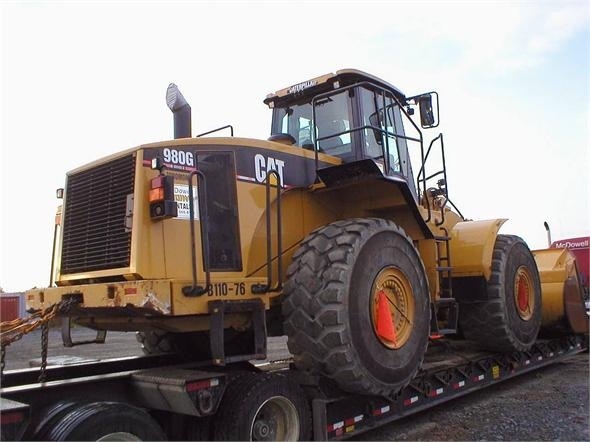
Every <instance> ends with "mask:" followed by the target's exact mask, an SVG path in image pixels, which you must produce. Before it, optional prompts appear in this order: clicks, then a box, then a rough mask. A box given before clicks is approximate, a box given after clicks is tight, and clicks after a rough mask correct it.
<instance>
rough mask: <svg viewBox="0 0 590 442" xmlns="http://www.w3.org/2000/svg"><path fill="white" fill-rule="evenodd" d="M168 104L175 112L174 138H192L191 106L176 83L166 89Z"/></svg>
mask: <svg viewBox="0 0 590 442" xmlns="http://www.w3.org/2000/svg"><path fill="white" fill-rule="evenodd" d="M166 104H167V105H168V108H169V109H170V110H171V111H172V113H173V114H174V138H175V139H176V138H190V137H191V136H192V134H191V107H190V105H189V104H188V102H187V101H186V99H185V98H184V96H183V95H182V94H181V93H180V90H179V89H178V86H176V85H175V84H174V83H170V84H169V85H168V89H167V90H166Z"/></svg>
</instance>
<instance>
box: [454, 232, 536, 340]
mask: <svg viewBox="0 0 590 442" xmlns="http://www.w3.org/2000/svg"><path fill="white" fill-rule="evenodd" d="M481 295H482V296H481V297H487V300H486V301H476V302H462V303H460V305H459V327H460V329H461V331H462V333H463V336H464V337H465V338H466V339H467V340H470V341H473V342H475V343H476V344H477V346H478V347H480V348H483V349H488V350H494V351H514V350H516V351H526V350H528V349H530V348H531V346H532V345H533V343H534V342H535V340H536V339H537V334H538V333H539V328H540V327H541V282H540V279H539V272H538V269H537V265H536V263H535V259H534V257H533V254H532V253H531V251H530V250H529V248H528V246H527V245H526V243H525V242H524V241H523V240H522V239H521V238H519V237H518V236H512V235H498V237H497V239H496V243H495V245H494V251H493V255H492V274H491V277H490V279H489V281H487V283H486V286H485V293H483V294H481Z"/></svg>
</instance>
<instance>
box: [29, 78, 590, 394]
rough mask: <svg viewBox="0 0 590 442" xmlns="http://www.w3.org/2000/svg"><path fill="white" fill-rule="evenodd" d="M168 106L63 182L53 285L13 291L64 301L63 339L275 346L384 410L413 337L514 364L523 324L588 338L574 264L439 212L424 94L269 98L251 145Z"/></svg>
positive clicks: (345, 85) (326, 89)
mask: <svg viewBox="0 0 590 442" xmlns="http://www.w3.org/2000/svg"><path fill="white" fill-rule="evenodd" d="M166 98H167V103H168V106H169V107H170V109H171V110H172V112H173V114H174V123H175V124H174V133H175V139H173V140H169V141H163V142H158V143H151V144H145V145H141V146H139V147H135V148H133V149H129V150H126V151H124V152H120V153H117V154H114V155H111V156H109V157H107V158H103V159H101V160H97V161H95V162H93V163H91V164H88V165H86V166H83V167H80V168H78V169H76V170H73V171H71V172H69V173H68V174H67V180H66V184H65V189H64V191H63V204H62V206H61V207H60V209H59V211H58V217H57V221H56V239H55V241H54V243H55V244H56V247H55V252H54V263H55V265H54V267H53V268H52V283H51V284H50V285H51V286H50V287H47V288H43V289H33V290H30V291H28V292H27V294H26V298H27V303H28V307H29V309H31V310H40V309H45V308H48V307H50V306H52V305H54V304H56V303H64V304H65V307H64V308H61V309H60V310H59V312H60V313H59V314H60V315H61V316H62V317H63V324H64V327H63V337H64V342H65V343H66V344H68V345H75V344H76V343H75V342H73V341H72V339H71V336H70V332H69V330H70V326H71V324H72V323H75V324H79V325H83V326H86V327H90V328H93V329H96V330H97V332H98V333H97V340H101V339H104V332H105V331H107V330H115V331H116V330H118V331H137V332H139V334H138V338H139V340H140V341H141V342H142V343H143V345H144V349H145V350H146V352H148V353H158V352H168V351H171V352H177V353H179V354H182V355H183V356H184V357H186V358H188V359H193V360H197V359H202V360H209V361H212V363H213V364H217V365H225V364H229V363H232V362H237V361H244V360H250V359H255V358H264V357H265V355H266V338H267V336H273V335H274V336H276V335H283V334H286V335H287V336H288V347H289V350H290V352H291V353H292V354H293V358H294V364H295V366H296V367H297V368H298V369H299V370H301V371H303V372H305V373H307V374H310V375H321V376H325V377H328V378H330V379H332V380H333V381H334V382H335V383H336V384H337V385H338V386H339V387H340V388H341V389H343V390H345V391H349V392H352V393H361V394H375V395H381V396H391V395H393V394H395V393H396V392H398V391H400V389H402V388H403V387H404V386H406V385H407V384H408V383H409V382H410V380H411V379H412V378H413V377H414V376H415V374H416V372H417V370H418V369H419V367H420V365H421V363H422V360H423V357H424V354H425V352H426V349H427V346H428V342H429V339H437V338H440V337H443V336H455V337H456V339H463V340H466V341H469V342H471V343H472V345H473V348H481V349H483V348H485V349H491V350H498V351H513V350H514V351H523V350H527V349H529V348H530V347H531V346H532V345H533V344H534V343H535V341H536V339H537V335H538V334H539V331H540V330H541V331H542V332H548V333H549V332H552V333H555V332H557V333H563V330H566V331H567V330H572V331H573V332H575V333H588V317H587V316H586V312H585V310H584V304H583V300H582V295H581V290H580V286H579V281H578V279H577V276H576V271H575V261H574V259H573V256H572V255H570V254H568V252H567V251H562V250H544V251H536V252H534V253H533V252H531V251H530V250H529V248H528V246H527V245H526V244H525V242H524V241H523V240H522V239H520V238H519V237H517V236H512V235H503V234H499V233H498V232H499V229H500V227H501V225H502V223H503V222H504V221H505V220H503V219H492V220H480V221H473V220H467V219H465V218H464V217H463V216H462V214H461V213H460V212H459V210H457V209H456V207H455V206H454V205H453V203H452V202H451V200H450V199H449V193H448V187H447V181H448V180H447V173H446V167H445V155H444V142H443V136H442V134H439V135H437V136H435V137H431V138H430V141H426V140H425V139H424V137H423V132H424V131H425V130H428V129H433V128H435V127H437V126H438V118H439V103H438V95H437V94H436V93H435V92H430V93H426V94H420V95H416V96H406V95H405V94H404V93H402V92H401V91H400V90H399V89H397V88H396V87H394V86H392V85H391V84H389V83H387V82H385V81H383V80H381V79H379V78H376V77H374V76H372V75H369V74H367V73H364V72H361V71H358V70H351V69H346V70H340V71H337V72H336V73H335V74H333V73H330V74H326V75H323V76H320V77H317V78H313V79H310V80H307V81H304V82H302V83H299V84H296V85H293V86H290V87H287V88H285V89H281V90H279V91H277V92H275V93H272V94H269V95H268V96H267V97H266V99H265V100H264V102H265V103H266V104H267V105H268V106H269V108H270V109H271V110H272V124H271V135H270V137H269V138H268V139H267V140H256V139H249V138H240V137H236V136H233V128H232V127H231V126H226V127H224V128H221V130H222V131H230V136H224V137H218V136H213V135H219V134H216V133H215V132H216V131H212V132H208V133H205V134H200V135H197V136H196V137H193V136H192V129H191V123H190V105H189V104H188V102H187V101H186V100H185V98H184V97H183V96H182V94H181V93H180V91H179V90H178V88H177V87H176V86H175V85H170V87H169V88H168V91H167V97H166ZM412 160H413V162H412ZM560 330H561V331H560Z"/></svg>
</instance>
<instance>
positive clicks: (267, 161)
mask: <svg viewBox="0 0 590 442" xmlns="http://www.w3.org/2000/svg"><path fill="white" fill-rule="evenodd" d="M284 167H285V162H284V161H283V160H279V159H276V158H272V157H265V156H264V155H261V154H256V156H255V157H254V171H255V177H256V181H258V182H259V183H264V182H266V175H267V174H268V173H269V172H270V171H271V170H274V171H276V172H277V174H278V175H279V178H280V181H281V183H280V184H281V187H282V186H284V185H285V179H284V176H283V169H284ZM276 181H277V179H276V175H275V174H272V175H271V176H270V183H271V184H273V185H276V184H277V182H276Z"/></svg>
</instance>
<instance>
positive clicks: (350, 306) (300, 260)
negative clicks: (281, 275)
mask: <svg viewBox="0 0 590 442" xmlns="http://www.w3.org/2000/svg"><path fill="white" fill-rule="evenodd" d="M384 272H385V273H384ZM387 272H391V277H390V276H389V275H388V273H387ZM382 275H385V276H382ZM388 278H389V279H391V281H389V279H388ZM381 280H383V281H382V282H383V285H384V286H387V288H386V289H384V290H388V291H389V292H394V291H395V289H394V288H392V287H394V286H395V285H396V284H398V283H399V284H400V286H405V290H403V288H402V289H400V290H399V291H400V292H405V294H404V296H403V297H401V298H399V297H396V295H395V293H393V294H392V293H389V294H388V297H389V298H393V299H394V301H396V302H398V301H399V302H398V303H400V302H401V303H402V304H403V305H401V309H400V310H399V311H401V313H399V311H398V310H395V313H394V312H393V310H394V309H396V308H398V307H400V306H396V305H395V303H396V302H392V301H391V299H390V300H389V302H392V304H393V305H392V307H391V310H392V312H391V314H392V315H393V316H394V318H393V321H392V322H393V323H394V328H395V330H396V331H397V334H398V338H400V339H403V342H398V343H397V345H393V344H392V345H389V344H388V343H387V342H385V341H384V340H383V339H380V338H379V336H378V335H377V332H376V329H375V313H374V305H375V293H376V292H377V291H378V290H382V289H378V288H377V287H378V285H376V284H377V282H378V281H381ZM397 280H399V281H397ZM283 296H284V299H283V304H282V309H283V316H284V318H285V319H284V329H285V333H286V334H287V336H288V341H287V342H288V347H289V350H290V352H291V353H292V354H293V356H294V363H295V365H296V366H297V368H298V369H300V370H304V371H307V372H310V373H313V374H322V375H325V376H327V377H329V378H331V379H333V380H335V381H336V383H337V384H338V385H339V386H340V388H342V389H343V390H346V391H349V392H353V393H362V394H378V395H383V396H389V395H391V394H394V393H396V392H397V391H398V390H400V389H401V388H403V387H404V386H405V385H407V384H408V383H409V381H410V380H411V379H412V377H413V376H414V375H415V373H416V371H417V370H418V368H419V366H420V364H421V362H422V360H423V357H424V353H425V351H426V346H427V342H428V333H429V322H430V309H429V295H428V286H427V280H426V276H425V271H424V266H423V264H422V261H421V259H420V257H419V255H418V252H417V251H416V249H415V247H414V245H413V243H412V242H411V240H410V238H409V237H408V236H407V235H406V234H405V232H404V231H403V230H402V229H401V228H399V227H397V226H396V225H395V224H394V223H392V222H391V221H387V220H383V219H377V218H358V219H350V220H344V221H337V222H334V223H331V224H328V225H326V226H324V227H322V228H320V229H317V230H315V231H314V232H312V233H311V234H310V235H309V236H308V237H307V238H306V239H305V240H304V241H303V242H302V244H301V246H300V248H299V249H298V250H297V251H296V253H295V255H294V257H293V263H292V264H291V266H290V267H289V269H288V271H287V282H286V284H285V288H284V291H283ZM404 300H405V301H404ZM372 309H373V310H372ZM403 309H406V310H405V313H404V311H403ZM401 314H405V315H410V316H412V317H411V318H407V317H406V318H405V319H404V318H402V317H400V315H401ZM409 324H411V326H410V325H409Z"/></svg>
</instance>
